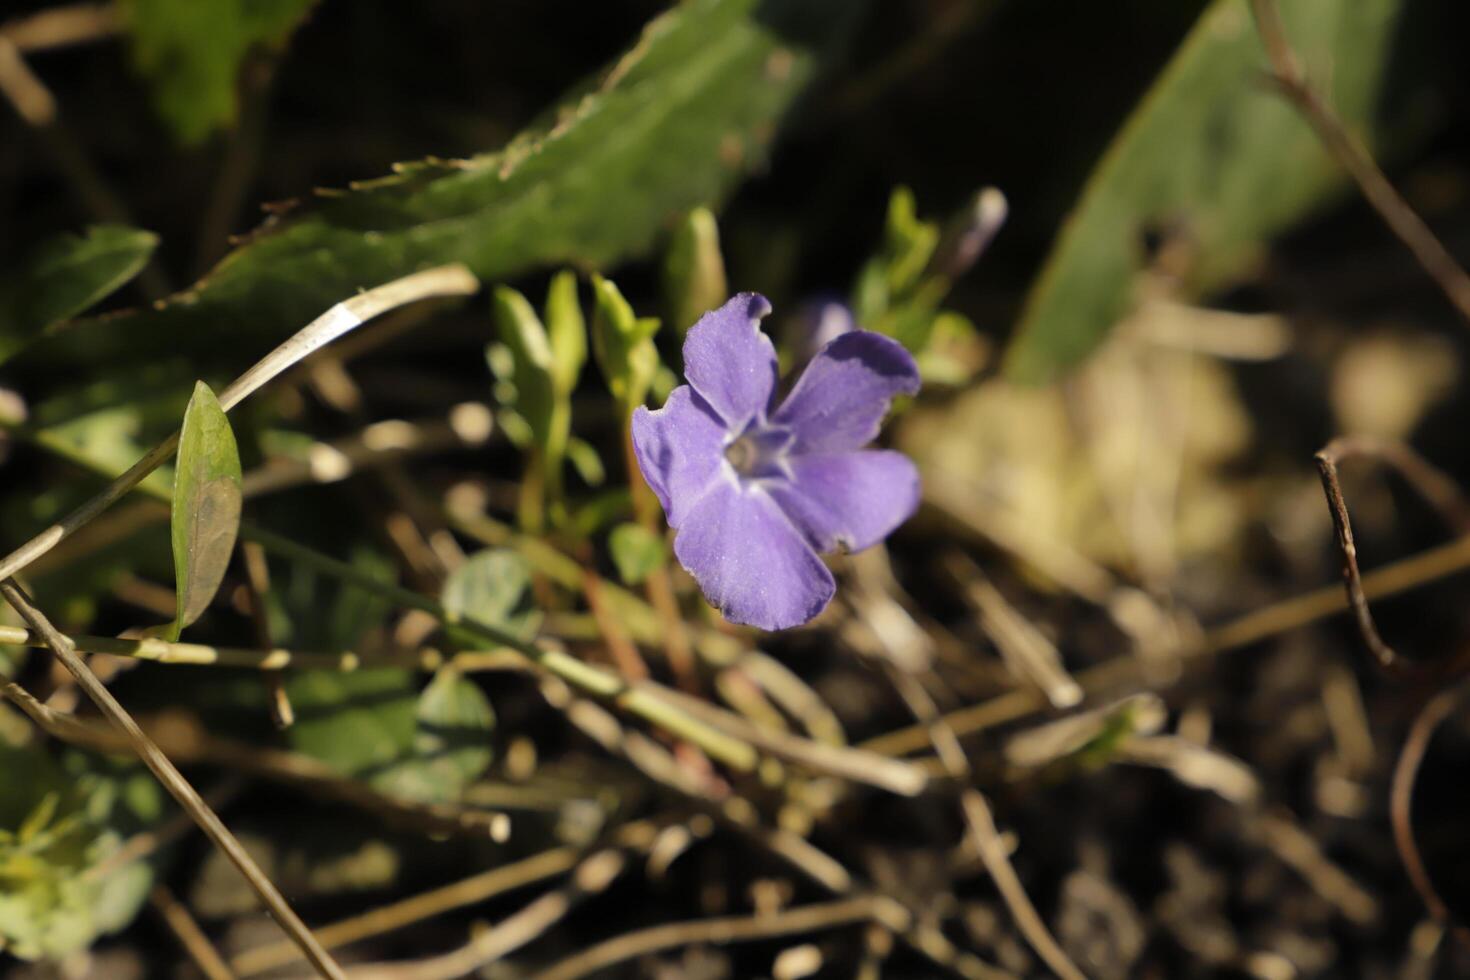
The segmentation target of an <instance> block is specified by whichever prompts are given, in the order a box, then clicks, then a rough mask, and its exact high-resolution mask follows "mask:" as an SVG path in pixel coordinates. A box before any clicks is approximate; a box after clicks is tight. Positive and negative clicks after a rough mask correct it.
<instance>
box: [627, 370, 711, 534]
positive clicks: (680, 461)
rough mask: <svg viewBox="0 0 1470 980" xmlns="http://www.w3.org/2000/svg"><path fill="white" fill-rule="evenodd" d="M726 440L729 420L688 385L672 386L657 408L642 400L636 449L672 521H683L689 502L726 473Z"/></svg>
mask: <svg viewBox="0 0 1470 980" xmlns="http://www.w3.org/2000/svg"><path fill="white" fill-rule="evenodd" d="M725 441H726V434H725V424H724V423H723V422H721V421H720V419H719V417H718V416H716V415H715V413H714V409H712V408H710V407H709V405H707V404H706V403H705V401H704V399H703V398H700V397H699V395H698V394H697V393H696V392H695V391H694V389H693V388H691V387H689V386H688V385H680V386H679V387H677V388H675V389H674V390H673V391H671V392H669V400H668V401H666V402H664V407H663V408H661V409H659V410H658V411H656V412H650V411H649V410H648V409H646V408H644V407H642V406H639V408H638V410H637V411H635V412H634V413H633V453H634V455H636V456H637V457H638V468H639V469H640V470H642V471H643V479H645V480H647V481H648V485H649V487H651V488H652V489H653V492H654V493H655V494H657V495H658V501H659V503H661V504H663V505H664V514H665V515H666V516H667V517H668V520H669V527H679V526H680V525H681V524H683V523H684V518H685V516H686V515H687V514H688V513H689V509H690V507H692V506H693V505H694V504H695V503H697V502H698V501H699V498H700V497H702V496H704V494H705V491H706V490H708V488H709V487H710V485H711V484H713V483H714V482H715V481H716V480H719V479H722V477H721V475H720V469H721V467H724V466H728V464H727V463H726V462H725V455H724V451H725Z"/></svg>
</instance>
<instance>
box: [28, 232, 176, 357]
mask: <svg viewBox="0 0 1470 980" xmlns="http://www.w3.org/2000/svg"><path fill="white" fill-rule="evenodd" d="M157 246H158V237H157V236H156V235H154V234H152V233H151V232H146V231H138V230H137V229H134V228H123V227H120V226H117V225H97V226H94V227H92V228H88V229H87V232H86V234H85V235H80V236H79V235H62V236H60V237H58V238H54V239H52V240H51V241H49V242H47V243H46V244H45V245H43V246H41V248H40V249H38V250H37V251H36V253H35V254H34V255H32V256H31V257H30V259H29V260H28V261H26V262H25V263H24V264H23V265H22V266H21V267H20V268H19V269H18V270H16V271H15V272H14V273H13V274H11V275H8V276H6V277H5V278H4V279H3V280H0V363H3V362H4V361H6V360H8V359H9V358H10V357H11V355H13V354H14V353H15V352H16V351H18V350H20V349H21V348H22V347H23V346H25V345H26V344H28V343H29V342H31V341H32V340H34V339H35V338H36V337H38V336H40V335H41V334H42V333H44V332H45V331H46V330H47V329H48V328H50V327H53V326H55V325H56V324H58V323H60V322H62V321H63V320H68V319H70V318H71V317H74V316H76V315H77V314H78V313H81V312H82V311H84V310H86V309H87V308H88V307H90V306H92V305H93V304H95V303H97V302H99V301H101V300H103V299H105V298H106V297H107V296H109V295H111V294H112V293H113V292H115V291H116V290H118V289H120V288H122V286H123V285H125V284H126V283H127V282H128V281H129V280H131V279H132V278H133V277H134V276H136V275H137V274H138V273H139V272H141V271H143V266H145V265H147V264H148V259H149V257H150V256H151V255H152V254H153V250H154V248H156V247H157Z"/></svg>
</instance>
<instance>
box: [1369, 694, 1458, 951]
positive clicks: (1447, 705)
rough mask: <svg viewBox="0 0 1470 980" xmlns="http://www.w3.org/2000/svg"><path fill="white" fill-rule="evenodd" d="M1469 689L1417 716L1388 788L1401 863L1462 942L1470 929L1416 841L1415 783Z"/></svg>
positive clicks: (1438, 698) (1435, 700)
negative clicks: (1431, 873) (1443, 725)
mask: <svg viewBox="0 0 1470 980" xmlns="http://www.w3.org/2000/svg"><path fill="white" fill-rule="evenodd" d="M1465 694H1466V689H1465V688H1464V687H1463V686H1461V687H1454V688H1448V689H1446V690H1443V691H1440V692H1439V693H1437V694H1435V695H1434V697H1432V698H1430V699H1429V702H1428V703H1427V704H1425V705H1424V707H1423V708H1422V709H1421V710H1420V711H1419V713H1418V714H1417V715H1415V716H1414V723H1413V724H1412V725H1410V726H1409V734H1408V735H1407V736H1406V737H1405V738H1404V747H1403V749H1402V750H1400V752H1399V758H1398V761H1397V762H1396V763H1394V767H1393V783H1392V785H1391V787H1390V789H1389V807H1388V812H1389V819H1390V821H1391V822H1392V824H1393V842H1394V846H1395V847H1396V848H1397V849H1398V852H1399V860H1400V861H1401V862H1402V863H1403V865H1404V872H1405V873H1406V874H1407V875H1408V876H1409V881H1410V882H1411V883H1412V884H1413V886H1414V890H1415V891H1417V892H1418V893H1419V897H1420V898H1421V899H1422V900H1423V902H1424V905H1425V907H1426V908H1428V909H1429V913H1430V914H1431V915H1433V916H1434V918H1435V919H1436V920H1438V921H1439V923H1440V924H1441V925H1443V926H1445V927H1447V928H1453V929H1454V932H1455V935H1456V936H1457V937H1458V938H1459V939H1460V941H1461V942H1470V929H1467V927H1466V926H1465V924H1464V923H1462V922H1459V921H1458V920H1457V917H1456V916H1455V915H1454V913H1452V912H1451V911H1450V908H1449V906H1448V905H1446V904H1445V902H1444V899H1443V898H1441V897H1440V894H1439V890H1438V889H1436V888H1435V887H1434V881H1433V879H1431V878H1430V877H1429V869H1428V867H1426V866H1425V864H1424V856H1423V855H1422V854H1421V853H1420V851H1419V845H1418V843H1417V842H1416V841H1415V840H1414V820H1413V805H1414V783H1415V781H1416V780H1417V779H1418V777H1419V766H1420V765H1421V764H1422V763H1423V762H1424V755H1425V753H1426V752H1428V751H1429V743H1430V740H1431V739H1433V738H1434V732H1435V729H1437V728H1438V727H1439V726H1440V723H1441V722H1443V721H1444V720H1445V719H1446V718H1448V717H1449V716H1450V715H1451V714H1453V713H1454V712H1455V710H1456V709H1458V708H1459V706H1460V704H1461V702H1462V701H1463V700H1464V699H1465Z"/></svg>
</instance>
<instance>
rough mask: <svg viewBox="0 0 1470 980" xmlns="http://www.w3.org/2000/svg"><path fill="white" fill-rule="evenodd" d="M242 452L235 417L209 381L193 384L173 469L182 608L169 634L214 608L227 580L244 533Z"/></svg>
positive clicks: (176, 559) (178, 588)
mask: <svg viewBox="0 0 1470 980" xmlns="http://www.w3.org/2000/svg"><path fill="white" fill-rule="evenodd" d="M242 500H243V497H242V495H241V490H240V452H239V449H238V448H237V447H236V446H235V433H234V432H233V431H232V430H231V429H230V420H229V419H228V418H226V417H225V412H224V409H222V408H220V404H219V401H218V400H217V399H216V398H215V397H214V392H212V391H210V390H209V385H207V384H205V383H204V382H203V381H201V382H199V383H198V384H197V385H195V386H194V397H193V398H191V399H189V407H188V408H187V409H186V410H185V411H184V427H183V431H182V433H181V434H180V436H179V458H178V464H177V466H176V468H175V471H174V497H173V522H172V529H173V544H174V588H175V591H176V593H177V597H178V598H177V601H178V612H177V614H176V618H175V619H174V623H173V626H172V628H171V629H170V631H169V633H170V637H171V638H173V639H177V638H178V635H179V632H180V631H181V630H182V629H183V628H184V627H186V626H188V625H189V624H190V623H192V622H194V620H196V619H198V618H199V616H200V615H201V614H202V613H203V612H204V610H205V609H207V608H208V607H209V603H210V601H211V600H213V599H214V594H215V592H216V591H218V589H219V584H220V582H222V581H224V577H225V569H226V568H228V567H229V564H230V554H231V552H233V551H234V550H235V536H236V535H237V534H238V533H239V531H240V507H241V502H242Z"/></svg>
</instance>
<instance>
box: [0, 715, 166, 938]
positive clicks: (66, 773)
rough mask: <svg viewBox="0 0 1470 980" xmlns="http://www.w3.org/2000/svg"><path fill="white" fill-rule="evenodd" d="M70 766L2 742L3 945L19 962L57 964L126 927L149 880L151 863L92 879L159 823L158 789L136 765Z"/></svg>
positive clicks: (89, 761)
mask: <svg viewBox="0 0 1470 980" xmlns="http://www.w3.org/2000/svg"><path fill="white" fill-rule="evenodd" d="M64 762H65V765H64V766H63V765H58V764H57V761H56V760H55V759H54V758H53V757H52V756H51V755H50V754H49V752H48V751H47V750H46V749H45V747H44V746H43V745H41V744H40V743H38V742H33V743H30V744H28V745H19V746H14V745H9V744H5V743H3V742H0V944H3V945H4V946H5V948H6V951H7V952H9V953H12V954H14V955H16V956H18V957H20V958H21V959H42V958H45V959H51V960H60V959H63V958H65V957H67V956H69V955H71V954H73V953H75V952H77V951H78V950H81V949H84V948H86V947H87V946H89V945H90V944H91V943H93V942H94V941H95V940H96V939H97V938H98V937H99V936H100V935H102V934H104V933H108V932H115V931H117V930H119V929H121V928H123V927H124V926H126V925H127V924H128V923H130V922H131V921H132V920H133V918H134V917H135V916H136V915H137V913H138V909H139V908H140V907H141V905H142V902H143V900H144V898H145V897H146V896H147V893H148V889H149V887H151V885H152V882H153V875H154V868H153V864H152V862H150V861H147V860H141V861H138V860H135V861H133V862H130V863H128V864H125V865H123V866H121V867H118V868H115V869H113V870H112V871H111V872H110V873H109V874H106V875H97V874H95V873H92V872H94V871H95V869H96V867H97V866H98V865H99V864H101V863H102V862H104V861H107V860H108V859H109V858H110V857H111V856H112V855H113V854H115V853H116V852H117V850H118V848H120V847H121V846H122V842H123V840H124V839H126V838H127V837H128V836H131V835H132V834H135V833H137V832H138V831H140V830H143V829H145V828H146V827H148V826H150V825H152V824H153V823H154V822H155V821H156V820H157V819H158V817H159V815H160V814H161V812H162V793H161V790H160V788H159V786H158V784H157V783H156V782H154V781H153V779H152V777H151V776H150V775H149V774H148V773H147V772H146V771H145V770H143V768H142V767H141V766H139V765H137V764H135V763H116V762H111V761H108V760H106V759H102V758H100V757H96V756H90V755H84V754H82V753H79V752H70V753H67V755H66V758H65V760H64ZM139 777H141V782H139Z"/></svg>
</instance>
